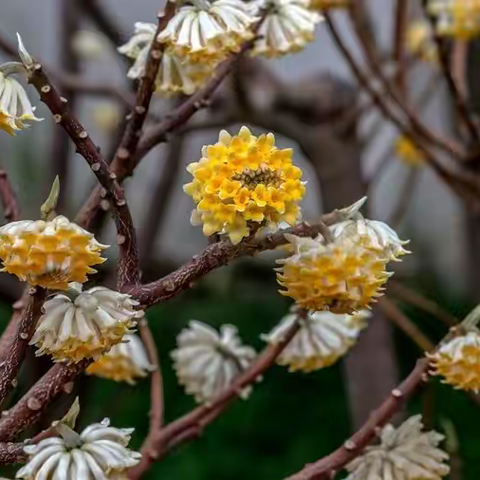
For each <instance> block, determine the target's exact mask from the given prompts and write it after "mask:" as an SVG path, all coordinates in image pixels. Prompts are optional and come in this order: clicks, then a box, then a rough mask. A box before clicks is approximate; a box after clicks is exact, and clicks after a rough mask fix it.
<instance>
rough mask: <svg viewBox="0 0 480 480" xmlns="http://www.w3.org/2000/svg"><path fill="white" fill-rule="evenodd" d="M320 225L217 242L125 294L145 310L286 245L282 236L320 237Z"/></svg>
mask: <svg viewBox="0 0 480 480" xmlns="http://www.w3.org/2000/svg"><path fill="white" fill-rule="evenodd" d="M336 221H338V215H337V214H336V213H335V212H333V213H330V214H327V215H323V217H322V222H323V223H324V224H327V225H331V224H332V223H335V222H336ZM323 228H324V227H323V225H322V224H321V222H320V224H317V225H308V224H306V223H301V224H299V225H296V226H295V227H292V228H289V229H287V230H283V231H279V232H276V233H273V234H271V235H266V236H265V237H262V238H259V239H258V238H252V237H249V238H247V239H245V240H243V241H242V242H240V243H239V244H238V245H233V244H232V243H231V242H230V240H229V239H224V240H220V241H219V242H216V243H212V244H210V245H208V247H206V248H205V249H204V250H203V252H201V253H200V254H198V255H195V256H194V257H193V258H192V260H190V261H189V262H187V263H185V264H184V265H182V266H181V267H180V268H178V269H177V270H175V271H174V272H172V273H170V274H169V275H167V276H166V277H163V278H161V279H159V280H156V281H154V282H152V283H148V284H145V285H140V286H138V287H134V288H131V289H129V290H128V293H130V294H131V295H133V297H135V299H136V300H138V301H139V302H140V303H141V304H142V305H143V306H145V307H149V306H151V305H154V304H156V303H159V302H164V301H165V300H168V299H169V298H172V297H174V296H175V295H178V294H179V293H180V292H182V291H184V290H186V289H187V288H189V286H190V284H191V283H192V282H193V281H195V280H197V279H198V278H200V277H202V276H204V275H206V274H207V273H209V272H211V271H212V270H214V269H216V268H219V267H222V266H224V265H227V264H228V263H229V262H230V261H232V260H233V259H235V258H238V257H240V256H246V255H255V254H257V253H259V252H263V251H265V250H273V249H275V248H277V247H279V246H280V245H284V244H285V243H287V240H286V239H285V233H291V234H294V235H298V236H300V237H314V236H316V235H318V234H319V233H321V231H322V229H323Z"/></svg>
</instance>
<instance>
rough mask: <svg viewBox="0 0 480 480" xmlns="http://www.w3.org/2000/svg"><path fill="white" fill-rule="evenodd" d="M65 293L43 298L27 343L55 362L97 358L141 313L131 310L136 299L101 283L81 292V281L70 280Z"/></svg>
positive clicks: (120, 336)
mask: <svg viewBox="0 0 480 480" xmlns="http://www.w3.org/2000/svg"><path fill="white" fill-rule="evenodd" d="M70 287H71V290H69V291H68V292H67V294H68V295H67V294H60V295H55V296H54V297H53V298H52V299H50V300H48V301H46V302H45V304H44V306H43V308H44V312H45V313H44V314H43V315H42V316H41V317H40V320H39V321H38V324H37V327H36V330H35V333H34V335H33V337H32V339H31V341H30V344H32V345H36V346H37V347H38V351H37V355H44V354H49V355H52V357H53V359H54V360H55V361H57V362H68V363H72V362H78V361H80V360H81V359H83V358H94V359H98V358H99V357H100V356H101V355H102V354H103V353H105V352H106V351H107V350H108V349H109V348H110V347H111V346H112V345H115V344H116V343H119V342H120V341H121V340H122V338H123V336H124V335H125V333H128V332H129V331H130V330H129V329H130V328H132V327H134V326H135V325H136V320H135V319H136V318H139V317H141V316H142V315H143V312H142V311H141V310H135V308H136V307H137V306H138V302H136V301H135V300H133V299H132V298H131V297H130V295H127V294H123V293H118V292H114V291H112V290H109V289H108V288H105V287H94V288H91V289H90V290H86V291H85V292H83V293H81V285H73V284H70Z"/></svg>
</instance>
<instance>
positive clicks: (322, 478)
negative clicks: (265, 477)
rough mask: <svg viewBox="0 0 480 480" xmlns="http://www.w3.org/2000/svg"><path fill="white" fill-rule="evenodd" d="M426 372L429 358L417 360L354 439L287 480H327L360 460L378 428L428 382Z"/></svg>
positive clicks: (350, 439)
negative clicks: (346, 466)
mask: <svg viewBox="0 0 480 480" xmlns="http://www.w3.org/2000/svg"><path fill="white" fill-rule="evenodd" d="M427 370H428V359H427V358H422V359H421V360H418V361H417V365H416V366H415V368H414V369H413V371H412V372H411V373H410V375H409V376H408V377H407V378H406V379H405V380H404V381H403V382H402V383H401V384H400V385H398V387H396V388H395V389H393V390H392V392H391V393H390V395H389V396H388V397H387V398H386V399H385V401H384V402H383V403H382V405H381V406H380V407H379V408H378V409H377V410H375V411H374V412H372V414H371V415H370V417H369V419H368V420H367V421H366V422H365V423H364V424H363V426H362V427H361V428H360V429H359V430H358V431H357V432H356V433H355V434H354V435H352V437H351V438H349V439H348V440H347V441H346V442H345V443H344V444H343V445H342V446H341V447H339V448H338V449H337V450H335V451H334V452H333V453H331V454H330V455H327V456H326V457H323V458H322V459H320V460H318V461H316V462H315V463H312V464H310V465H307V466H306V467H305V468H304V469H303V470H301V471H300V472H298V473H296V474H294V475H292V476H290V477H288V479H287V480H326V479H331V478H333V477H334V476H335V474H336V473H337V472H338V471H339V470H340V469H341V468H342V467H344V466H345V465H346V464H347V463H348V462H350V461H351V460H353V459H354V458H355V457H357V456H358V455H359V454H360V453H361V452H362V451H363V449H364V448H365V447H366V446H367V445H369V444H370V443H371V441H372V440H373V439H374V438H375V437H376V436H377V432H378V431H379V429H380V428H381V427H383V426H384V425H385V424H386V423H387V422H388V421H389V420H390V419H391V418H392V417H393V415H395V413H396V412H397V411H398V410H399V408H400V407H401V406H402V404H403V402H404V401H405V400H406V399H407V398H408V397H409V396H410V395H412V393H413V392H414V391H415V390H416V389H417V388H418V387H419V386H420V384H421V383H422V381H424V379H426V375H427Z"/></svg>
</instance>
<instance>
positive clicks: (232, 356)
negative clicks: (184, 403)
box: [172, 320, 255, 402]
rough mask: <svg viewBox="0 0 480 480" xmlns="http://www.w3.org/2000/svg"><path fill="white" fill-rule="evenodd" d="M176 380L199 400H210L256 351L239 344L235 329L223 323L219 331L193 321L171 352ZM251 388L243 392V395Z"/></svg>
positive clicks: (224, 387) (248, 362) (239, 371)
mask: <svg viewBox="0 0 480 480" xmlns="http://www.w3.org/2000/svg"><path fill="white" fill-rule="evenodd" d="M172 358H173V360H174V366H175V370H176V372H177V376H178V380H179V382H180V383H181V384H182V385H183V386H184V387H185V390H186V392H187V393H189V394H192V395H195V399H196V400H197V401H198V402H209V401H210V400H211V399H213V398H214V397H215V396H216V395H217V394H219V393H221V392H222V391H224V390H225V389H226V388H228V386H229V385H230V384H231V383H232V381H233V380H234V379H235V377H237V376H238V375H239V374H240V373H241V372H242V371H243V370H245V369H246V368H247V367H248V365H249V364H250V363H251V361H252V360H253V359H254V358H255V350H253V348H251V347H247V346H244V345H242V343H241V340H240V337H239V336H238V331H237V328H236V327H234V326H233V325H222V327H221V328H220V333H218V332H217V331H216V330H215V329H214V328H212V327H210V326H209V325H207V324H205V323H202V322H198V321H196V320H192V321H191V322H190V323H189V326H188V328H186V329H184V330H182V332H181V333H180V335H179V336H178V338H177V349H176V350H174V351H173V352H172ZM249 392H250V389H245V390H243V392H242V397H243V398H246V397H247V396H248V394H249Z"/></svg>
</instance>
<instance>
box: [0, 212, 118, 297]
mask: <svg viewBox="0 0 480 480" xmlns="http://www.w3.org/2000/svg"><path fill="white" fill-rule="evenodd" d="M107 247H108V245H102V244H101V243H99V242H97V241H96V240H95V238H94V236H93V234H91V233H89V232H87V231H86V230H84V229H83V228H81V227H79V226H78V225H76V224H75V223H73V222H70V221H69V220H68V219H67V218H65V217H63V216H61V215H59V216H57V217H55V218H54V219H53V220H50V221H44V220H21V221H19V222H12V223H8V224H7V225H4V226H3V227H1V228H0V258H1V259H2V261H3V265H4V268H3V271H5V272H8V273H12V274H14V275H16V276H17V277H18V278H20V280H23V281H27V282H29V283H30V284H32V285H40V286H41V287H45V288H51V289H58V290H65V289H67V288H68V283H69V282H80V283H84V282H86V281H87V274H89V273H96V270H94V269H93V268H91V266H92V265H98V264H101V263H103V262H104V261H105V258H102V257H101V251H102V250H104V249H105V248H107Z"/></svg>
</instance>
